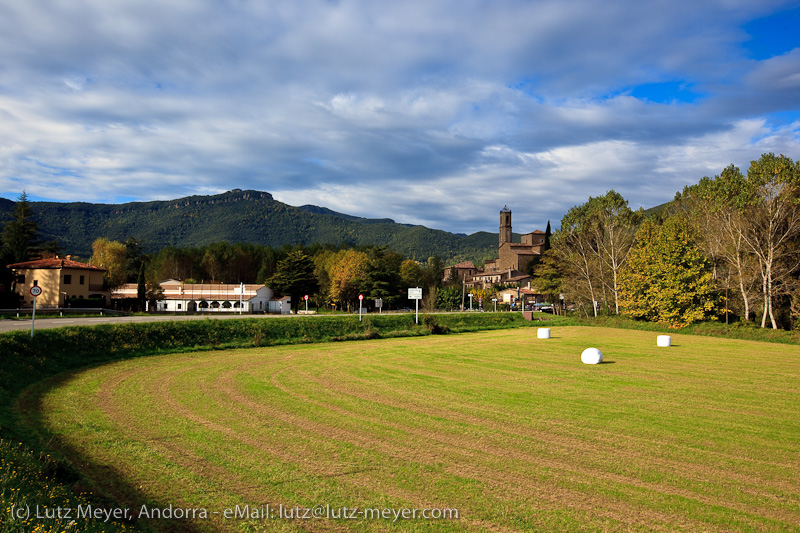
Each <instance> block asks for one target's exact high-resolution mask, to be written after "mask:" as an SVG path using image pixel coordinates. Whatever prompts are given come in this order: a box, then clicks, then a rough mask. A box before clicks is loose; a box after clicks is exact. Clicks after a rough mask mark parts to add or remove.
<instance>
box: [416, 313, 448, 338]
mask: <svg viewBox="0 0 800 533" xmlns="http://www.w3.org/2000/svg"><path fill="white" fill-rule="evenodd" d="M422 325H423V326H425V329H427V330H428V331H429V332H430V333H431V334H432V335H443V334H445V333H450V327H449V326H447V325H446V324H440V323H439V321H438V320H436V317H435V316H432V315H424V316H423V317H422Z"/></svg>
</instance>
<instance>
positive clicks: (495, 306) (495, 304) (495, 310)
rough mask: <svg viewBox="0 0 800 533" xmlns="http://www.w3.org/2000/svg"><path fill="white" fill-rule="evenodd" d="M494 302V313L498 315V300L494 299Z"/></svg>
mask: <svg viewBox="0 0 800 533" xmlns="http://www.w3.org/2000/svg"><path fill="white" fill-rule="evenodd" d="M492 301H493V302H494V312H495V313H496V312H497V298H492Z"/></svg>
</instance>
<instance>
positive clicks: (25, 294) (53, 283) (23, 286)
mask: <svg viewBox="0 0 800 533" xmlns="http://www.w3.org/2000/svg"><path fill="white" fill-rule="evenodd" d="M8 268H10V269H11V270H12V272H13V275H14V292H16V293H17V294H18V295H20V296H21V297H22V307H32V306H33V296H31V294H30V290H31V287H33V286H38V287H41V288H42V294H41V295H40V296H38V297H37V298H36V307H67V305H68V302H69V300H70V299H76V298H80V299H83V298H89V297H102V298H103V305H106V300H107V293H106V292H105V291H104V290H103V273H104V272H105V271H106V269H104V268H100V267H96V266H93V265H89V264H87V263H81V262H79V261H73V260H72V256H69V255H68V256H66V257H65V258H63V259H62V258H59V257H55V258H53V259H37V260H36V261H25V262H23V263H13V264H10V265H8Z"/></svg>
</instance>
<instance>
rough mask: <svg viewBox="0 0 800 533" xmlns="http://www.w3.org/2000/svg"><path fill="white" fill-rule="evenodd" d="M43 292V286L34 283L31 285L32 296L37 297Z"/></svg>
mask: <svg viewBox="0 0 800 533" xmlns="http://www.w3.org/2000/svg"><path fill="white" fill-rule="evenodd" d="M41 294H42V288H41V287H39V286H38V285H34V286H33V287H31V296H33V297H34V298H35V297H37V296H40V295H41Z"/></svg>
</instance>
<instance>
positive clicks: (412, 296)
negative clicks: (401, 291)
mask: <svg viewBox="0 0 800 533" xmlns="http://www.w3.org/2000/svg"><path fill="white" fill-rule="evenodd" d="M408 299H409V300H422V289H421V288H419V287H416V288H414V287H409V288H408Z"/></svg>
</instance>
